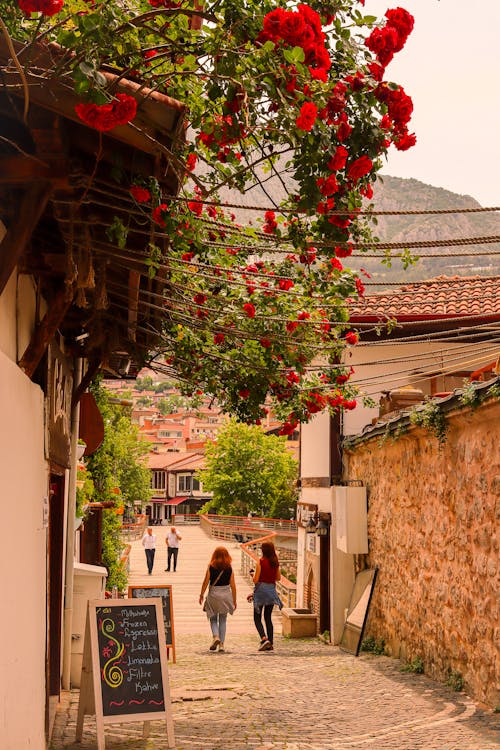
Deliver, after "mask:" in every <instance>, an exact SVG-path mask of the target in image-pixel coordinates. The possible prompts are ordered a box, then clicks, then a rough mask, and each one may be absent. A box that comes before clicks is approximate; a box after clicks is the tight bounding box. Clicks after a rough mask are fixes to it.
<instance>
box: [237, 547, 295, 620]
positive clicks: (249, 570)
mask: <svg viewBox="0 0 500 750" xmlns="http://www.w3.org/2000/svg"><path fill="white" fill-rule="evenodd" d="M274 538H275V535H274V534H269V535H268V536H265V537H261V538H260V539H256V540H253V541H251V542H246V543H245V544H242V545H241V574H242V575H243V576H244V577H245V578H246V579H247V581H248V582H249V583H251V582H252V577H253V571H254V570H255V566H256V565H257V561H258V559H259V557H258V555H257V553H256V552H255V551H254V550H253V549H252V547H256V546H257V544H259V545H260V544H262V542H267V541H269V542H271V541H273V540H274ZM276 591H277V592H278V595H279V597H280V599H281V601H282V602H283V606H285V607H291V608H292V609H293V608H294V607H295V605H296V602H297V586H296V584H295V583H293V582H292V581H289V580H288V578H286V577H285V576H284V575H283V573H282V574H281V578H280V580H279V581H276Z"/></svg>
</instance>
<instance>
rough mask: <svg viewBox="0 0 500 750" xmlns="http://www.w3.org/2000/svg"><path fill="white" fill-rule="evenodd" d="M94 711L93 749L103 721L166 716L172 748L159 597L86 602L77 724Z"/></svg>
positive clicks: (101, 746) (100, 739)
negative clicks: (95, 733) (94, 733)
mask: <svg viewBox="0 0 500 750" xmlns="http://www.w3.org/2000/svg"><path fill="white" fill-rule="evenodd" d="M87 714H95V717H96V724H97V750H105V737H104V728H105V726H106V725H107V724H123V723H126V722H131V721H143V722H144V727H143V736H144V737H148V736H149V728H150V722H151V721H152V720H155V721H157V720H160V719H161V720H165V725H166V733H167V741H168V747H169V748H174V747H175V738H174V725H173V720H172V711H171V706H170V687H169V681H168V661H167V653H166V643H165V631H164V627H163V612H162V602H161V601H160V600H159V599H153V598H148V599H140V600H138V601H131V600H126V599H108V600H102V599H98V600H96V601H92V602H89V603H88V609H87V622H86V626H85V645H84V652H83V663H82V679H81V685H80V702H79V706H78V718H77V723H76V740H77V741H78V742H79V741H80V740H81V739H82V735H83V721H84V717H85V715H87Z"/></svg>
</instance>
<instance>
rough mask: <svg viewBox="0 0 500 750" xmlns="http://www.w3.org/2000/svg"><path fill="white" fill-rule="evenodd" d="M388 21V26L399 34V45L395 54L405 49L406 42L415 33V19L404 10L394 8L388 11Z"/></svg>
mask: <svg viewBox="0 0 500 750" xmlns="http://www.w3.org/2000/svg"><path fill="white" fill-rule="evenodd" d="M385 17H386V18H387V19H388V24H387V25H388V26H390V27H392V28H394V29H396V31H397V34H398V44H397V46H396V47H395V52H399V51H400V50H402V49H403V47H404V45H405V42H406V40H407V39H408V37H409V35H410V34H411V32H412V31H413V26H414V24H415V19H414V18H413V16H412V15H411V14H410V13H408V11H407V10H405V9H404V8H394V9H392V10H388V11H387V12H386V14H385Z"/></svg>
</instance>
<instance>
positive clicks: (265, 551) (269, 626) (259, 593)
mask: <svg viewBox="0 0 500 750" xmlns="http://www.w3.org/2000/svg"><path fill="white" fill-rule="evenodd" d="M261 549H262V557H261V558H260V560H259V561H258V563H257V565H256V568H255V573H254V576H253V582H254V583H255V590H254V593H253V621H254V623H255V627H256V628H257V632H258V633H259V635H260V646H259V651H272V650H273V648H274V646H273V638H274V628H273V621H272V614H273V609H274V605H275V604H277V605H278V607H279V608H280V609H281V608H282V607H283V602H282V601H281V599H280V598H279V596H278V592H277V591H276V581H279V580H280V578H281V572H280V564H279V560H278V555H277V554H276V549H275V548H274V544H273V543H272V542H262V547H261ZM262 613H264V622H265V623H266V629H265V630H264V626H263V625H262Z"/></svg>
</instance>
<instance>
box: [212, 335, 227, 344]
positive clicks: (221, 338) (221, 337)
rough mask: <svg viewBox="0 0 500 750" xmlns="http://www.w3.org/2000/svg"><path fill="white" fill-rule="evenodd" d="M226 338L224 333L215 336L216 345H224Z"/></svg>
mask: <svg viewBox="0 0 500 750" xmlns="http://www.w3.org/2000/svg"><path fill="white" fill-rule="evenodd" d="M224 339H225V336H224V334H223V333H216V334H215V336H214V344H217V345H218V344H223V343H224Z"/></svg>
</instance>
